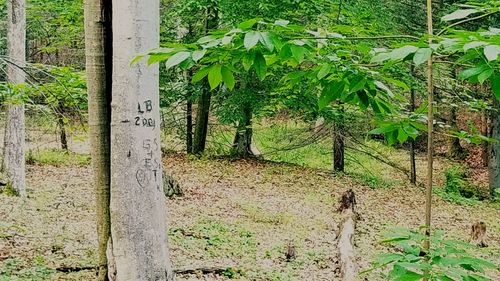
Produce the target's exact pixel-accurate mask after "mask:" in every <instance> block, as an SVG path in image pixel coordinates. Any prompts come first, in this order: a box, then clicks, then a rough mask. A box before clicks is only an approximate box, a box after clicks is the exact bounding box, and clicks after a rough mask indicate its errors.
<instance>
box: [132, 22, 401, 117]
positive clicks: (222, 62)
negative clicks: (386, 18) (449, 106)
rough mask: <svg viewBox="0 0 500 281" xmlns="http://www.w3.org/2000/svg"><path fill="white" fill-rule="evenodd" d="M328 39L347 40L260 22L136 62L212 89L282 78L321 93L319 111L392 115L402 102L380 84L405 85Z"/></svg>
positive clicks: (172, 47) (346, 46)
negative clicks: (339, 108)
mask: <svg viewBox="0 0 500 281" xmlns="http://www.w3.org/2000/svg"><path fill="white" fill-rule="evenodd" d="M325 35H326V36H329V37H331V38H337V39H338V40H340V41H343V40H344V39H345V37H344V36H342V35H341V34H338V33H328V32H316V31H311V30H307V29H305V28H304V27H302V26H298V25H294V24H290V23H289V22H288V21H284V20H277V21H275V22H274V23H267V22H264V21H263V20H262V19H260V18H256V19H251V20H248V21H246V22H243V23H241V24H239V25H238V27H237V28H234V29H231V30H229V31H228V30H219V31H214V32H211V34H210V35H208V36H204V37H202V38H200V39H199V40H198V41H197V42H196V43H194V44H182V45H179V44H171V45H169V46H166V47H165V48H161V49H158V50H155V51H152V52H150V53H149V54H147V55H142V56H139V57H137V58H136V61H137V60H139V59H141V58H143V57H144V56H148V63H149V64H152V63H157V62H161V61H165V65H166V67H167V69H170V68H173V67H178V68H180V69H183V70H188V69H190V70H192V71H193V73H194V75H193V77H192V82H193V83H196V82H199V81H202V80H204V79H206V80H207V81H208V84H209V85H210V88H211V89H212V90H214V89H216V88H218V87H219V86H221V85H222V86H224V88H225V89H228V90H230V91H231V90H233V89H234V88H235V87H236V85H237V84H238V82H239V83H240V84H241V83H242V81H243V80H245V79H242V77H247V76H248V75H250V77H253V76H255V77H256V78H258V80H260V81H264V80H265V79H266V78H269V79H275V77H276V74H277V73H281V74H283V73H284V74H283V76H282V78H281V79H279V80H280V82H281V83H280V84H281V85H285V86H283V87H282V89H288V90H291V89H293V88H294V87H296V86H297V85H298V84H304V83H305V84H307V85H308V87H307V89H306V90H307V91H308V92H309V94H310V95H314V96H317V95H318V94H319V99H318V107H319V109H320V110H321V109H324V108H325V107H327V106H329V105H331V104H332V103H333V102H337V104H338V103H340V104H350V105H355V106H358V107H359V108H360V109H361V110H366V109H368V108H371V109H372V110H373V112H374V113H375V114H379V115H380V114H390V113H393V112H394V111H395V110H394V108H393V105H392V103H391V100H392V99H395V98H400V97H398V96H396V95H394V93H393V92H392V91H391V90H390V89H389V87H388V86H386V85H385V84H384V83H383V82H382V79H385V80H386V81H389V82H395V84H397V85H401V84H403V83H397V82H398V81H395V80H391V79H390V78H381V77H378V74H377V73H376V72H374V71H369V70H368V69H366V68H363V67H361V66H359V65H357V62H358V61H359V56H357V55H356V54H355V52H353V51H352V46H350V45H349V44H328V42H327V41H326V40H323V39H320V38H322V36H325ZM245 81H246V80H245ZM243 87H244V86H243Z"/></svg>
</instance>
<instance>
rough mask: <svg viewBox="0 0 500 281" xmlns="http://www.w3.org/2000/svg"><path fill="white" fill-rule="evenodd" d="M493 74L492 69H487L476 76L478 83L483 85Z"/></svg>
mask: <svg viewBox="0 0 500 281" xmlns="http://www.w3.org/2000/svg"><path fill="white" fill-rule="evenodd" d="M493 72H494V71H493V69H492V68H490V69H487V70H485V71H483V72H481V74H479V75H478V76H477V80H478V81H479V83H481V84H483V83H484V81H486V80H488V79H489V78H490V77H491V75H493Z"/></svg>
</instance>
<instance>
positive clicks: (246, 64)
mask: <svg viewBox="0 0 500 281" xmlns="http://www.w3.org/2000/svg"><path fill="white" fill-rule="evenodd" d="M254 60H255V52H253V51H251V52H247V53H246V54H245V55H244V56H243V59H242V61H241V63H242V64H243V69H245V71H248V70H250V68H251V67H252V65H253V63H254Z"/></svg>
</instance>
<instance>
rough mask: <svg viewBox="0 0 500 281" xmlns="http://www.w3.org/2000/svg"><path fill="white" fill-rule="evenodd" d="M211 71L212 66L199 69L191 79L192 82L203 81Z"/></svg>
mask: <svg viewBox="0 0 500 281" xmlns="http://www.w3.org/2000/svg"><path fill="white" fill-rule="evenodd" d="M209 72H210V67H205V68H202V69H200V70H198V71H197V72H196V73H195V74H194V75H193V78H192V79H191V82H193V83H196V82H199V81H201V80H202V79H203V78H205V77H206V76H207V75H208V73H209Z"/></svg>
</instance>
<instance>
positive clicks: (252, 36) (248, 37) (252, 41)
mask: <svg viewBox="0 0 500 281" xmlns="http://www.w3.org/2000/svg"><path fill="white" fill-rule="evenodd" d="M259 40H260V33H259V32H257V31H250V32H248V33H247V34H245V39H244V40H243V45H244V46H245V48H246V49H247V50H250V49H252V48H253V47H255V45H257V43H259Z"/></svg>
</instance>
